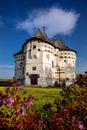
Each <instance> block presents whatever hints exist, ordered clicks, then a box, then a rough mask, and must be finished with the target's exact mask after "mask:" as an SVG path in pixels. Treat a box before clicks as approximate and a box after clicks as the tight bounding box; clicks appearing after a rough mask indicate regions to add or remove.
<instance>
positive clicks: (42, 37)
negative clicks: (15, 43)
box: [14, 29, 77, 56]
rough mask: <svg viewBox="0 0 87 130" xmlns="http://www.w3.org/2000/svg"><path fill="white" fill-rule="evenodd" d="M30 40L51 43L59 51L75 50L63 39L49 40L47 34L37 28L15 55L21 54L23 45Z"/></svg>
mask: <svg viewBox="0 0 87 130" xmlns="http://www.w3.org/2000/svg"><path fill="white" fill-rule="evenodd" d="M32 40H40V41H42V42H45V43H48V44H51V45H52V46H54V47H55V48H58V49H59V50H60V51H74V52H76V51H75V50H72V49H70V48H69V47H68V46H67V45H66V44H65V43H64V41H63V40H61V39H56V40H50V39H49V38H48V36H47V35H46V33H45V32H41V30H40V29H37V31H36V32H35V34H34V35H33V36H32V37H31V38H30V39H28V40H26V42H25V43H24V44H23V46H22V49H21V50H20V51H19V52H18V53H16V54H14V56H15V55H18V54H23V48H24V46H25V45H26V44H27V43H28V41H32ZM76 53H77V52H76Z"/></svg>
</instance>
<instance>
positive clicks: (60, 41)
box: [53, 39, 71, 50]
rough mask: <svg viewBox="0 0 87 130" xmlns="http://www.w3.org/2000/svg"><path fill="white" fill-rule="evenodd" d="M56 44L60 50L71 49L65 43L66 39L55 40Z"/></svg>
mask: <svg viewBox="0 0 87 130" xmlns="http://www.w3.org/2000/svg"><path fill="white" fill-rule="evenodd" d="M53 42H54V44H55V46H56V47H58V48H59V49H60V50H71V49H70V48H69V47H68V46H66V45H65V43H64V41H63V40H61V39H57V40H54V41H53Z"/></svg>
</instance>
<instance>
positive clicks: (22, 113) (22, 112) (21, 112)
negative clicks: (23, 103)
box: [18, 107, 24, 116]
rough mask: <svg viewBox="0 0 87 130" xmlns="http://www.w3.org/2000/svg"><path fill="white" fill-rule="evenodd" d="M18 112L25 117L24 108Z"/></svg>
mask: <svg viewBox="0 0 87 130" xmlns="http://www.w3.org/2000/svg"><path fill="white" fill-rule="evenodd" d="M18 112H19V113H20V115H21V116H23V115H24V107H20V108H19V109H18Z"/></svg>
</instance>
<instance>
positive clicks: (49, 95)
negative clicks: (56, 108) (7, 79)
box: [0, 87, 61, 109]
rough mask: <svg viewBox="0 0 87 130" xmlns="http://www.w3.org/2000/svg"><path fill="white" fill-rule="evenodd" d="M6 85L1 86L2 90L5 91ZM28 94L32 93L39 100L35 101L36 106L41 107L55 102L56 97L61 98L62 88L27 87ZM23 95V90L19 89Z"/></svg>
mask: <svg viewBox="0 0 87 130" xmlns="http://www.w3.org/2000/svg"><path fill="white" fill-rule="evenodd" d="M4 88H5V87H0V90H2V91H4ZM25 90H26V92H27V93H26V96H29V95H32V96H34V97H35V98H37V100H36V101H35V102H34V104H35V106H36V107H37V108H39V109H41V108H42V106H43V105H44V104H46V103H53V102H54V100H55V99H58V98H60V96H59V92H60V91H61V89H60V88H41V87H40V88H39V87H25ZM19 94H20V95H21V96H22V92H21V91H19Z"/></svg>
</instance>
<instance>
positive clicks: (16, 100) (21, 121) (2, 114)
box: [0, 77, 87, 130]
mask: <svg viewBox="0 0 87 130" xmlns="http://www.w3.org/2000/svg"><path fill="white" fill-rule="evenodd" d="M86 79H87V78H81V77H80V78H78V79H77V81H75V82H74V83H73V84H72V85H70V86H63V87H62V89H61V92H60V99H55V101H54V104H45V105H44V106H42V108H41V110H37V109H36V108H35V106H34V102H35V98H34V97H32V96H31V95H29V96H28V97H27V96H26V91H25V89H24V87H23V86H13V87H6V89H5V92H2V91H0V129H2V130H3V129H6V130H11V129H14V130H53V129H54V130H59V129H60V130H87V80H86ZM80 83H81V84H80ZM19 91H21V92H22V96H20V95H19V93H18V92H19ZM53 107H54V109H53Z"/></svg>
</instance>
